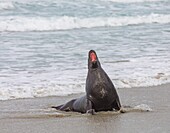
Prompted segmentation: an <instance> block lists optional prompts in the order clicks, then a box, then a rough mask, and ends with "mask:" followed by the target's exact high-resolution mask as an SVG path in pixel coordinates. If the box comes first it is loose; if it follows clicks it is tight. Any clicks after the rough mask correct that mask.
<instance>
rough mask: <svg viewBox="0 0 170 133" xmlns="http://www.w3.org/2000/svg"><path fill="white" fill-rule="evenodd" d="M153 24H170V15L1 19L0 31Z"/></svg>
mask: <svg viewBox="0 0 170 133" xmlns="http://www.w3.org/2000/svg"><path fill="white" fill-rule="evenodd" d="M151 23H161V24H162V23H163V24H165V23H170V15H161V14H150V15H146V16H131V17H130V16H129V17H126V16H125V17H98V18H78V17H68V16H63V17H58V18H55V17H50V18H43V17H21V16H20V17H19V16H17V17H8V16H6V17H0V31H1V32H3V31H20V32H23V31H55V30H70V29H80V28H95V27H114V26H126V25H138V24H151Z"/></svg>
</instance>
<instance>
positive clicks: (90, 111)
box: [86, 100, 95, 115]
mask: <svg viewBox="0 0 170 133" xmlns="http://www.w3.org/2000/svg"><path fill="white" fill-rule="evenodd" d="M86 113H87V114H92V115H94V113H95V110H94V109H93V103H92V102H91V101H90V100H87V107H86Z"/></svg>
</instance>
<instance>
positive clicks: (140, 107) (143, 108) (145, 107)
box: [134, 104, 152, 111]
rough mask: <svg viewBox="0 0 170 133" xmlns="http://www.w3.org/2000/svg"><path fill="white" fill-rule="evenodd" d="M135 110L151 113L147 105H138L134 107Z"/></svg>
mask: <svg viewBox="0 0 170 133" xmlns="http://www.w3.org/2000/svg"><path fill="white" fill-rule="evenodd" d="M134 109H135V110H140V111H152V109H151V108H150V107H149V106H148V105H147V104H140V105H137V106H135V107H134Z"/></svg>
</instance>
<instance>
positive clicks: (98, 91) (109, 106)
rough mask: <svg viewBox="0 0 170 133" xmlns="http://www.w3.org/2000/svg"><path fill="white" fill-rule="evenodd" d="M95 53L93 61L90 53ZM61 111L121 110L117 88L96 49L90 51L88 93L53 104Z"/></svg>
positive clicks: (92, 111) (87, 80)
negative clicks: (103, 67) (61, 103)
mask: <svg viewBox="0 0 170 133" xmlns="http://www.w3.org/2000/svg"><path fill="white" fill-rule="evenodd" d="M92 52H93V53H95V55H96V61H93V62H92V61H91V58H90V54H91V53H92ZM53 108H55V109H57V110H61V111H76V112H81V113H86V112H87V113H91V114H93V113H94V112H98V111H112V110H120V108H121V104H120V101H119V97H118V94H117V92H116V89H115V87H114V85H113V83H112V81H111V80H110V78H109V77H108V75H107V74H106V72H105V71H104V70H103V69H102V67H101V65H100V62H99V60H98V57H97V54H96V52H95V51H94V50H90V51H89V59H88V74H87V78H86V95H85V96H83V97H80V98H78V99H73V100H71V101H69V102H67V103H66V104H64V105H60V106H57V107H55V106H53Z"/></svg>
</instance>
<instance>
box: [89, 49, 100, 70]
mask: <svg viewBox="0 0 170 133" xmlns="http://www.w3.org/2000/svg"><path fill="white" fill-rule="evenodd" d="M99 67H100V62H99V60H98V57H97V54H96V52H95V51H94V50H90V51H89V58H88V68H89V69H93V70H95V69H97V68H99Z"/></svg>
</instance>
